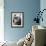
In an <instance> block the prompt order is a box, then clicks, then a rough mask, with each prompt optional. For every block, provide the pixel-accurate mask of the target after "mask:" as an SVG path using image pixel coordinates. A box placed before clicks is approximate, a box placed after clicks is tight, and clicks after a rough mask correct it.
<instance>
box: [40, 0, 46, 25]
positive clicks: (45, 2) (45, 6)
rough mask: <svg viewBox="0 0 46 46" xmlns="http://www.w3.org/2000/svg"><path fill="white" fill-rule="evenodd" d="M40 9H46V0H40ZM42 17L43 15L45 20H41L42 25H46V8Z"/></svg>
mask: <svg viewBox="0 0 46 46" xmlns="http://www.w3.org/2000/svg"><path fill="white" fill-rule="evenodd" d="M40 9H41V11H42V10H43V9H46V0H41V1H40ZM42 17H43V19H44V20H43V22H42V21H41V22H40V25H43V26H46V10H45V11H44V12H43V15H42Z"/></svg>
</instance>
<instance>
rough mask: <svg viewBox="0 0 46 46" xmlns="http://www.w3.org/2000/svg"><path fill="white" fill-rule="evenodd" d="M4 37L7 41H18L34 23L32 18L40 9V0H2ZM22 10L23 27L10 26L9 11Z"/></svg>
mask: <svg viewBox="0 0 46 46" xmlns="http://www.w3.org/2000/svg"><path fill="white" fill-rule="evenodd" d="M4 6H5V7H4V27H5V28H4V36H5V37H4V38H5V40H7V41H18V40H19V39H20V38H22V37H24V36H25V35H26V34H27V33H28V32H29V31H31V27H32V25H33V24H34V23H33V19H34V17H36V14H35V13H36V12H37V11H39V9H40V0H4ZM17 11H23V12H24V27H23V28H11V12H17Z"/></svg>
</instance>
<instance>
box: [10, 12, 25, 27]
mask: <svg viewBox="0 0 46 46" xmlns="http://www.w3.org/2000/svg"><path fill="white" fill-rule="evenodd" d="M11 26H12V27H23V26H24V12H12V13H11Z"/></svg>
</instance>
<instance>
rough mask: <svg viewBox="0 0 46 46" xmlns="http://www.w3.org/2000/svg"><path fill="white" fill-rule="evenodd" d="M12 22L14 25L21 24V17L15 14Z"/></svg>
mask: <svg viewBox="0 0 46 46" xmlns="http://www.w3.org/2000/svg"><path fill="white" fill-rule="evenodd" d="M13 23H14V25H21V17H19V16H16V15H15V16H14V18H13Z"/></svg>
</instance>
